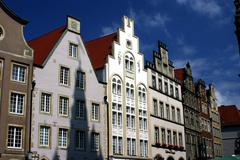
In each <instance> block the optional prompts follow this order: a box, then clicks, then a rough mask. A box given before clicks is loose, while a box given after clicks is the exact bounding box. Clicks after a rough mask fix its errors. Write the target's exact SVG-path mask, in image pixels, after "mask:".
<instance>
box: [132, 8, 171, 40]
mask: <svg viewBox="0 0 240 160" xmlns="http://www.w3.org/2000/svg"><path fill="white" fill-rule="evenodd" d="M128 15H129V16H130V17H131V18H133V19H134V21H135V23H136V24H138V26H144V27H141V28H144V29H145V28H149V27H151V28H161V29H162V31H163V32H164V33H165V34H166V35H167V36H170V33H169V32H168V30H167V24H168V23H169V22H170V21H171V18H170V17H169V16H168V15H167V14H164V13H160V12H158V13H155V14H148V13H146V12H144V11H139V12H135V11H134V10H133V9H132V8H130V9H129V14H128Z"/></svg>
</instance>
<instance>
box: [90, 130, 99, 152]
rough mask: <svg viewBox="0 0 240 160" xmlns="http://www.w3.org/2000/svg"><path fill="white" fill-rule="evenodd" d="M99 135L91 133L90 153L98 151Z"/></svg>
mask: <svg viewBox="0 0 240 160" xmlns="http://www.w3.org/2000/svg"><path fill="white" fill-rule="evenodd" d="M99 141H100V135H99V133H95V132H93V133H92V135H91V150H92V151H99V148H100V146H99V145H100V142H99Z"/></svg>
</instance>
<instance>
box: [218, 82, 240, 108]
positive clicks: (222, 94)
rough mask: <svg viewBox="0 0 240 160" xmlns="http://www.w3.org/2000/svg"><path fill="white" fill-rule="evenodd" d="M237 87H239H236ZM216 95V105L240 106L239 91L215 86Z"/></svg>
mask: <svg viewBox="0 0 240 160" xmlns="http://www.w3.org/2000/svg"><path fill="white" fill-rule="evenodd" d="M219 86H220V85H219ZM238 89H240V88H239V87H238ZM216 97H217V102H218V105H219V106H220V105H232V104H234V105H237V106H238V107H240V98H239V97H240V93H239V92H235V91H232V90H231V89H230V90H228V89H225V90H221V89H219V88H216Z"/></svg>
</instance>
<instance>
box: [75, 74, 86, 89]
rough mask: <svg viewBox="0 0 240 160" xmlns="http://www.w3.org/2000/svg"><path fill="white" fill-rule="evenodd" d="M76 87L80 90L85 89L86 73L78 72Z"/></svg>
mask: <svg viewBox="0 0 240 160" xmlns="http://www.w3.org/2000/svg"><path fill="white" fill-rule="evenodd" d="M76 87H77V88H80V89H85V73H84V72H81V71H77V80H76Z"/></svg>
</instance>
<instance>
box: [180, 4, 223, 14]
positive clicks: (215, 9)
mask: <svg viewBox="0 0 240 160" xmlns="http://www.w3.org/2000/svg"><path fill="white" fill-rule="evenodd" d="M176 1H177V3H179V4H181V5H186V6H188V7H190V8H191V9H192V10H194V11H195V12H197V13H199V14H203V15H207V16H209V17H211V18H213V17H215V16H219V15H221V14H222V8H221V6H220V5H219V4H218V3H217V1H216V0H176Z"/></svg>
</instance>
